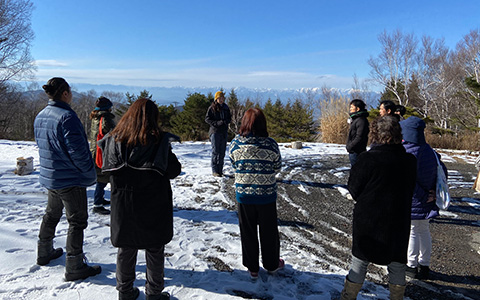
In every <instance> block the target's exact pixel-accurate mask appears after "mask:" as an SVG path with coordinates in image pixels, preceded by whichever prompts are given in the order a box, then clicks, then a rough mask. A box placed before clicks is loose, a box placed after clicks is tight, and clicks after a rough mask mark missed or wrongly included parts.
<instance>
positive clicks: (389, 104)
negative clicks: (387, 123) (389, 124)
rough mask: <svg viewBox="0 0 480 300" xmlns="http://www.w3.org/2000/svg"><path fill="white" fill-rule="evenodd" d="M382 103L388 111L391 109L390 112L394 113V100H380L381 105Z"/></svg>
mask: <svg viewBox="0 0 480 300" xmlns="http://www.w3.org/2000/svg"><path fill="white" fill-rule="evenodd" d="M382 104H383V108H385V110H386V111H388V110H390V114H393V113H394V112H395V107H396V105H395V103H394V102H393V101H392V100H383V101H382V102H380V105H382ZM380 105H379V106H380Z"/></svg>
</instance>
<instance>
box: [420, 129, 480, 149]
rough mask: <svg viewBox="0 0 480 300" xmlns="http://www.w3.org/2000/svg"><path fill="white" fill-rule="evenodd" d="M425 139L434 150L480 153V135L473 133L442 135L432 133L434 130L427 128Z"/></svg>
mask: <svg viewBox="0 0 480 300" xmlns="http://www.w3.org/2000/svg"><path fill="white" fill-rule="evenodd" d="M425 139H426V140H427V143H428V144H430V146H432V147H433V148H441V149H454V150H470V151H478V150H479V149H480V134H479V133H478V132H473V131H465V132H461V133H457V134H451V133H445V134H442V135H440V134H434V133H432V130H431V129H429V128H427V129H426V130H425Z"/></svg>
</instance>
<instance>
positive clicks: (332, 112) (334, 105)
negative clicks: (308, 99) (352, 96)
mask: <svg viewBox="0 0 480 300" xmlns="http://www.w3.org/2000/svg"><path fill="white" fill-rule="evenodd" d="M349 105H350V102H349V101H348V100H347V99H345V98H331V99H328V100H325V101H322V102H321V103H320V113H321V115H320V118H319V123H320V126H319V131H320V133H319V136H318V138H317V139H318V140H320V141H321V142H324V143H335V144H344V143H345V141H346V140H347V134H348V129H349V127H350V126H349V124H348V122H347V120H348V108H349Z"/></svg>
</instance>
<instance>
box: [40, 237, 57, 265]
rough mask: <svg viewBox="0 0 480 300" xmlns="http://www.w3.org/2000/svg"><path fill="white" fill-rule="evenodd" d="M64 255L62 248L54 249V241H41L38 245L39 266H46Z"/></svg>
mask: <svg viewBox="0 0 480 300" xmlns="http://www.w3.org/2000/svg"><path fill="white" fill-rule="evenodd" d="M62 254H63V249H62V248H57V249H54V248H53V240H48V241H45V240H39V241H38V243H37V265H40V266H44V265H46V264H48V263H49V262H50V261H51V260H54V259H57V258H59V257H60V256H62Z"/></svg>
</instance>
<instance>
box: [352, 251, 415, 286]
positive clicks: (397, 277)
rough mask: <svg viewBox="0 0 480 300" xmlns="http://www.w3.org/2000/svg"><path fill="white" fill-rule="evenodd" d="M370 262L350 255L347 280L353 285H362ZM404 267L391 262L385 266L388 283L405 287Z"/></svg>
mask: <svg viewBox="0 0 480 300" xmlns="http://www.w3.org/2000/svg"><path fill="white" fill-rule="evenodd" d="M369 264H370V262H368V261H365V260H361V259H359V258H357V257H355V256H353V255H352V265H351V267H350V271H349V272H348V276H347V279H348V280H349V281H350V282H353V283H363V282H364V281H365V276H366V275H367V267H368V265H369ZM406 267H407V266H406V265H405V264H402V263H399V262H394V261H392V262H391V263H389V264H388V265H387V270H388V282H389V283H391V284H396V285H405V284H406V281H405V269H406Z"/></svg>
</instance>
